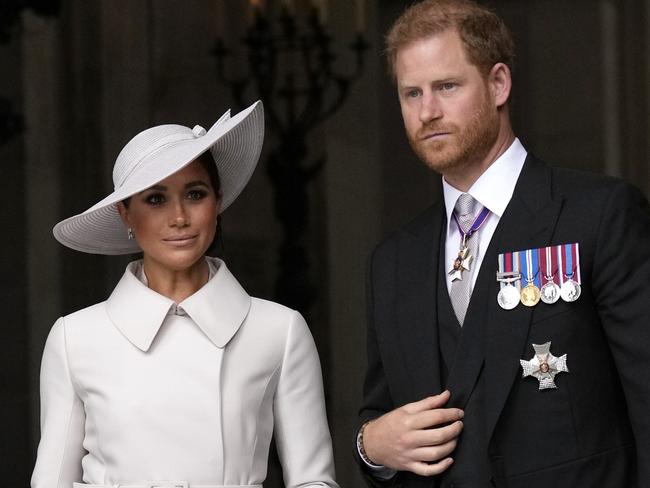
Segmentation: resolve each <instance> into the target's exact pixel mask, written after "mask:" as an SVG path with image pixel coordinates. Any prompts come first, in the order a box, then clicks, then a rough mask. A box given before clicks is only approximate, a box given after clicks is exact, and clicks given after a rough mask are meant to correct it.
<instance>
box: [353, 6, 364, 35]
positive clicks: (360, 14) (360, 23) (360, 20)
mask: <svg viewBox="0 0 650 488" xmlns="http://www.w3.org/2000/svg"><path fill="white" fill-rule="evenodd" d="M355 3H356V7H357V32H359V33H362V32H364V31H365V30H366V0H356V2H355Z"/></svg>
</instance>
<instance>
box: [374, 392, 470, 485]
mask: <svg viewBox="0 0 650 488" xmlns="http://www.w3.org/2000/svg"><path fill="white" fill-rule="evenodd" d="M449 396H450V393H449V391H444V392H442V393H441V394H440V395H436V396H431V397H427V398H425V399H423V400H420V401H419V402H414V403H408V404H406V405H404V406H402V407H400V408H396V409H395V410H392V411H390V412H388V413H386V414H384V415H382V416H381V417H378V418H377V419H375V420H373V421H371V422H370V423H369V424H368V425H367V426H366V428H365V430H364V431H363V447H364V450H365V452H366V455H367V456H368V458H370V460H371V461H372V462H373V463H375V464H380V465H382V466H386V467H388V468H392V469H395V470H397V471H412V472H413V473H416V474H419V475H421V476H433V475H435V474H439V473H442V472H443V471H445V470H446V469H447V468H448V467H449V466H451V464H452V463H453V459H452V458H451V457H448V456H449V454H450V453H451V452H452V451H453V450H454V449H455V448H456V442H457V439H458V436H459V435H460V433H461V431H462V430H463V422H461V421H460V419H462V418H463V414H464V412H463V411H462V410H460V409H458V408H442V407H443V406H444V405H445V404H446V403H447V401H448V400H449Z"/></svg>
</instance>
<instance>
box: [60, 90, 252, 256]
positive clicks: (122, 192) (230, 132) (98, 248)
mask: <svg viewBox="0 0 650 488" xmlns="http://www.w3.org/2000/svg"><path fill="white" fill-rule="evenodd" d="M229 115H230V114H229V112H226V113H225V114H224V115H223V116H222V117H221V118H220V119H219V120H218V121H217V122H216V123H215V124H214V125H213V126H212V127H211V128H210V130H209V131H208V132H206V133H205V134H204V135H203V136H200V137H197V138H195V139H193V140H188V141H183V142H182V143H178V144H174V145H173V147H169V148H164V149H161V150H160V151H159V152H158V154H156V156H155V158H152V160H151V161H150V162H149V164H147V165H143V167H142V168H139V170H138V172H137V174H133V175H132V176H130V177H129V178H128V179H127V181H126V182H125V183H124V184H123V185H122V186H121V187H119V188H118V189H116V190H115V191H114V192H113V193H111V194H110V195H108V196H107V197H106V198H104V199H102V200H101V201H99V202H98V203H96V204H95V205H93V206H92V207H90V208H89V209H88V210H86V211H85V212H83V213H81V214H78V215H75V216H73V217H70V218H67V219H65V220H63V221H61V222H59V223H58V224H56V225H55V226H54V229H53V230H52V231H53V233H54V237H55V238H56V239H57V240H58V241H59V242H60V243H61V244H63V245H65V246H67V247H69V248H71V249H75V250H77V251H82V252H86V253H91V254H108V255H119V254H132V253H136V252H139V251H141V249H140V247H139V246H138V244H137V242H136V241H135V240H134V239H131V240H130V239H128V236H127V232H126V229H125V228H124V224H123V223H122V219H121V218H120V215H119V212H118V210H117V205H116V204H117V203H118V202H121V201H122V200H124V199H126V198H129V197H131V196H133V195H135V194H137V193H139V192H141V191H144V190H146V189H147V188H150V187H151V186H153V185H155V184H156V183H159V182H160V181H162V180H164V179H165V178H167V177H169V176H171V175H173V174H174V173H176V172H177V171H180V170H181V169H183V168H184V167H185V166H187V165H188V164H190V163H191V162H192V161H194V160H195V159H196V158H197V157H198V156H200V155H201V154H203V153H204V152H206V151H208V150H210V151H211V153H212V156H213V157H214V160H215V162H216V165H217V170H218V172H219V179H220V180H221V197H222V199H221V211H223V210H225V209H226V208H227V207H228V206H229V205H230V204H231V203H232V202H233V201H234V200H235V198H237V196H238V195H239V194H240V193H241V192H242V190H243V189H244V187H245V186H246V184H247V183H248V181H249V180H250V177H251V175H252V174H253V171H254V170H255V167H256V165H257V161H258V159H259V156H260V153H261V151H262V144H263V141H264V109H263V106H262V102H260V101H258V102H255V103H254V104H253V105H251V106H250V107H248V108H246V109H245V110H242V111H241V112H239V113H238V114H237V115H235V116H234V117H232V118H231V117H230V116H229Z"/></svg>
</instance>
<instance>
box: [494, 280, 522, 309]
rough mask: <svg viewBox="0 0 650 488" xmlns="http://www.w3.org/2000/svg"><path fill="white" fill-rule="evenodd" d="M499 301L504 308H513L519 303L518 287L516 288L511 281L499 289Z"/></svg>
mask: <svg viewBox="0 0 650 488" xmlns="http://www.w3.org/2000/svg"><path fill="white" fill-rule="evenodd" d="M497 302H498V303H499V306H500V307H501V308H503V309H504V310H512V309H513V308H515V307H516V306H517V305H519V290H517V288H515V287H514V286H513V285H512V284H511V283H508V284H507V285H506V286H504V287H503V288H501V289H500V290H499V293H498V294H497Z"/></svg>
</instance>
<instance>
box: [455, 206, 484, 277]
mask: <svg viewBox="0 0 650 488" xmlns="http://www.w3.org/2000/svg"><path fill="white" fill-rule="evenodd" d="M489 215H490V211H489V210H488V209H487V208H485V207H482V208H481V211H480V212H479V214H478V215H477V216H476V218H475V219H474V222H473V223H472V225H470V227H469V229H467V230H465V229H463V226H462V225H461V223H460V221H459V220H458V216H457V215H456V211H455V210H454V212H453V213H452V217H453V218H454V222H456V225H457V226H458V231H459V232H460V236H461V238H460V249H459V251H458V256H457V257H456V259H454V262H453V263H452V266H451V269H450V270H449V275H450V276H451V281H452V282H453V281H459V280H462V279H463V271H469V270H470V269H471V268H470V267H471V265H472V261H473V260H474V256H472V254H471V252H470V250H469V247H468V246H467V241H468V240H469V239H470V238H471V237H472V235H474V233H476V231H478V230H479V229H480V228H481V226H482V225H483V224H484V223H485V221H486V220H487V218H488V216H489Z"/></svg>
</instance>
